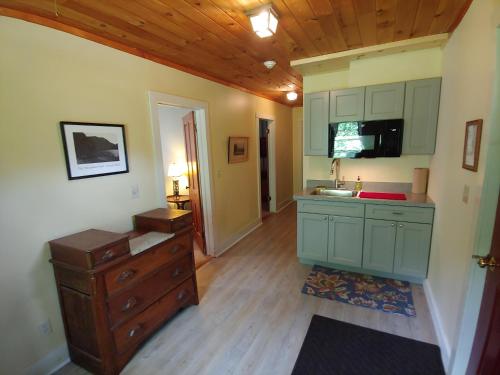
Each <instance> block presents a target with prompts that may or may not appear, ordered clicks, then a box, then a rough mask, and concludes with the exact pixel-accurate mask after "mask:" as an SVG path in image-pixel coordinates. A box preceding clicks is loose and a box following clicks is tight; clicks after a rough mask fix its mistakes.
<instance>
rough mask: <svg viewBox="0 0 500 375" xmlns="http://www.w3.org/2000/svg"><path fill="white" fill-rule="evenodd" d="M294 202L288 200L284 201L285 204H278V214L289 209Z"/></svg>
mask: <svg viewBox="0 0 500 375" xmlns="http://www.w3.org/2000/svg"><path fill="white" fill-rule="evenodd" d="M293 202H294V201H293V199H287V200H284V201H283V202H280V204H278V207H279V208H278V209H277V210H276V213H280V212H281V211H283V210H284V209H285V208H287V207H288V206H289V205H291V204H292V203H293Z"/></svg>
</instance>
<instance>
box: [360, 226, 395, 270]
mask: <svg viewBox="0 0 500 375" xmlns="http://www.w3.org/2000/svg"><path fill="white" fill-rule="evenodd" d="M395 244H396V222H394V221H387V220H375V219H365V240H364V247H363V268H364V269H367V270H373V271H382V272H390V273H392V271H393V267H394V247H395Z"/></svg>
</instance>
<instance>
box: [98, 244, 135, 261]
mask: <svg viewBox="0 0 500 375" xmlns="http://www.w3.org/2000/svg"><path fill="white" fill-rule="evenodd" d="M129 253H130V247H129V242H128V241H127V242H121V243H119V244H117V245H114V246H108V247H105V248H103V249H99V250H97V251H94V252H93V253H92V263H93V264H94V265H95V266H97V265H99V264H102V263H105V262H109V261H110V260H113V259H115V258H118V257H119V256H122V255H126V254H129Z"/></svg>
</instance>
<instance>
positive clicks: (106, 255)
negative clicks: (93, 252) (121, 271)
mask: <svg viewBox="0 0 500 375" xmlns="http://www.w3.org/2000/svg"><path fill="white" fill-rule="evenodd" d="M114 256H115V253H114V251H113V250H107V251H106V252H105V253H104V254H103V256H102V257H101V260H109V259H111V258H113V257H114Z"/></svg>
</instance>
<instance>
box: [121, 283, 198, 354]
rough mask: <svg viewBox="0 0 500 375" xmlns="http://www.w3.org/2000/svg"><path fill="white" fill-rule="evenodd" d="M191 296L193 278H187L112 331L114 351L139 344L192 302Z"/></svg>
mask: <svg viewBox="0 0 500 375" xmlns="http://www.w3.org/2000/svg"><path fill="white" fill-rule="evenodd" d="M193 296H194V284H193V280H192V279H188V280H186V281H185V282H183V283H182V284H181V285H179V286H178V287H177V288H175V289H174V290H172V291H171V292H170V293H168V294H167V295H166V296H165V297H163V298H161V299H160V300H159V301H158V302H155V303H154V304H153V305H151V306H150V307H148V308H147V309H146V310H144V311H143V312H142V313H140V314H139V315H137V316H135V317H134V318H132V319H130V320H129V321H128V322H126V323H125V324H123V325H122V326H120V327H119V328H118V329H116V330H115V331H114V332H113V338H114V341H115V347H116V351H117V352H118V353H123V352H124V351H125V350H127V349H128V348H130V347H132V346H135V345H137V344H139V343H140V342H141V341H143V340H144V339H145V338H147V336H149V334H151V333H152V332H153V331H154V330H155V329H156V328H157V327H158V326H159V325H161V324H162V323H163V322H164V321H165V320H166V319H168V318H169V317H171V316H172V315H173V314H174V313H175V312H176V311H177V310H179V309H180V308H181V307H184V306H186V305H188V304H190V303H192V299H193V298H192V297H193Z"/></svg>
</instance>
